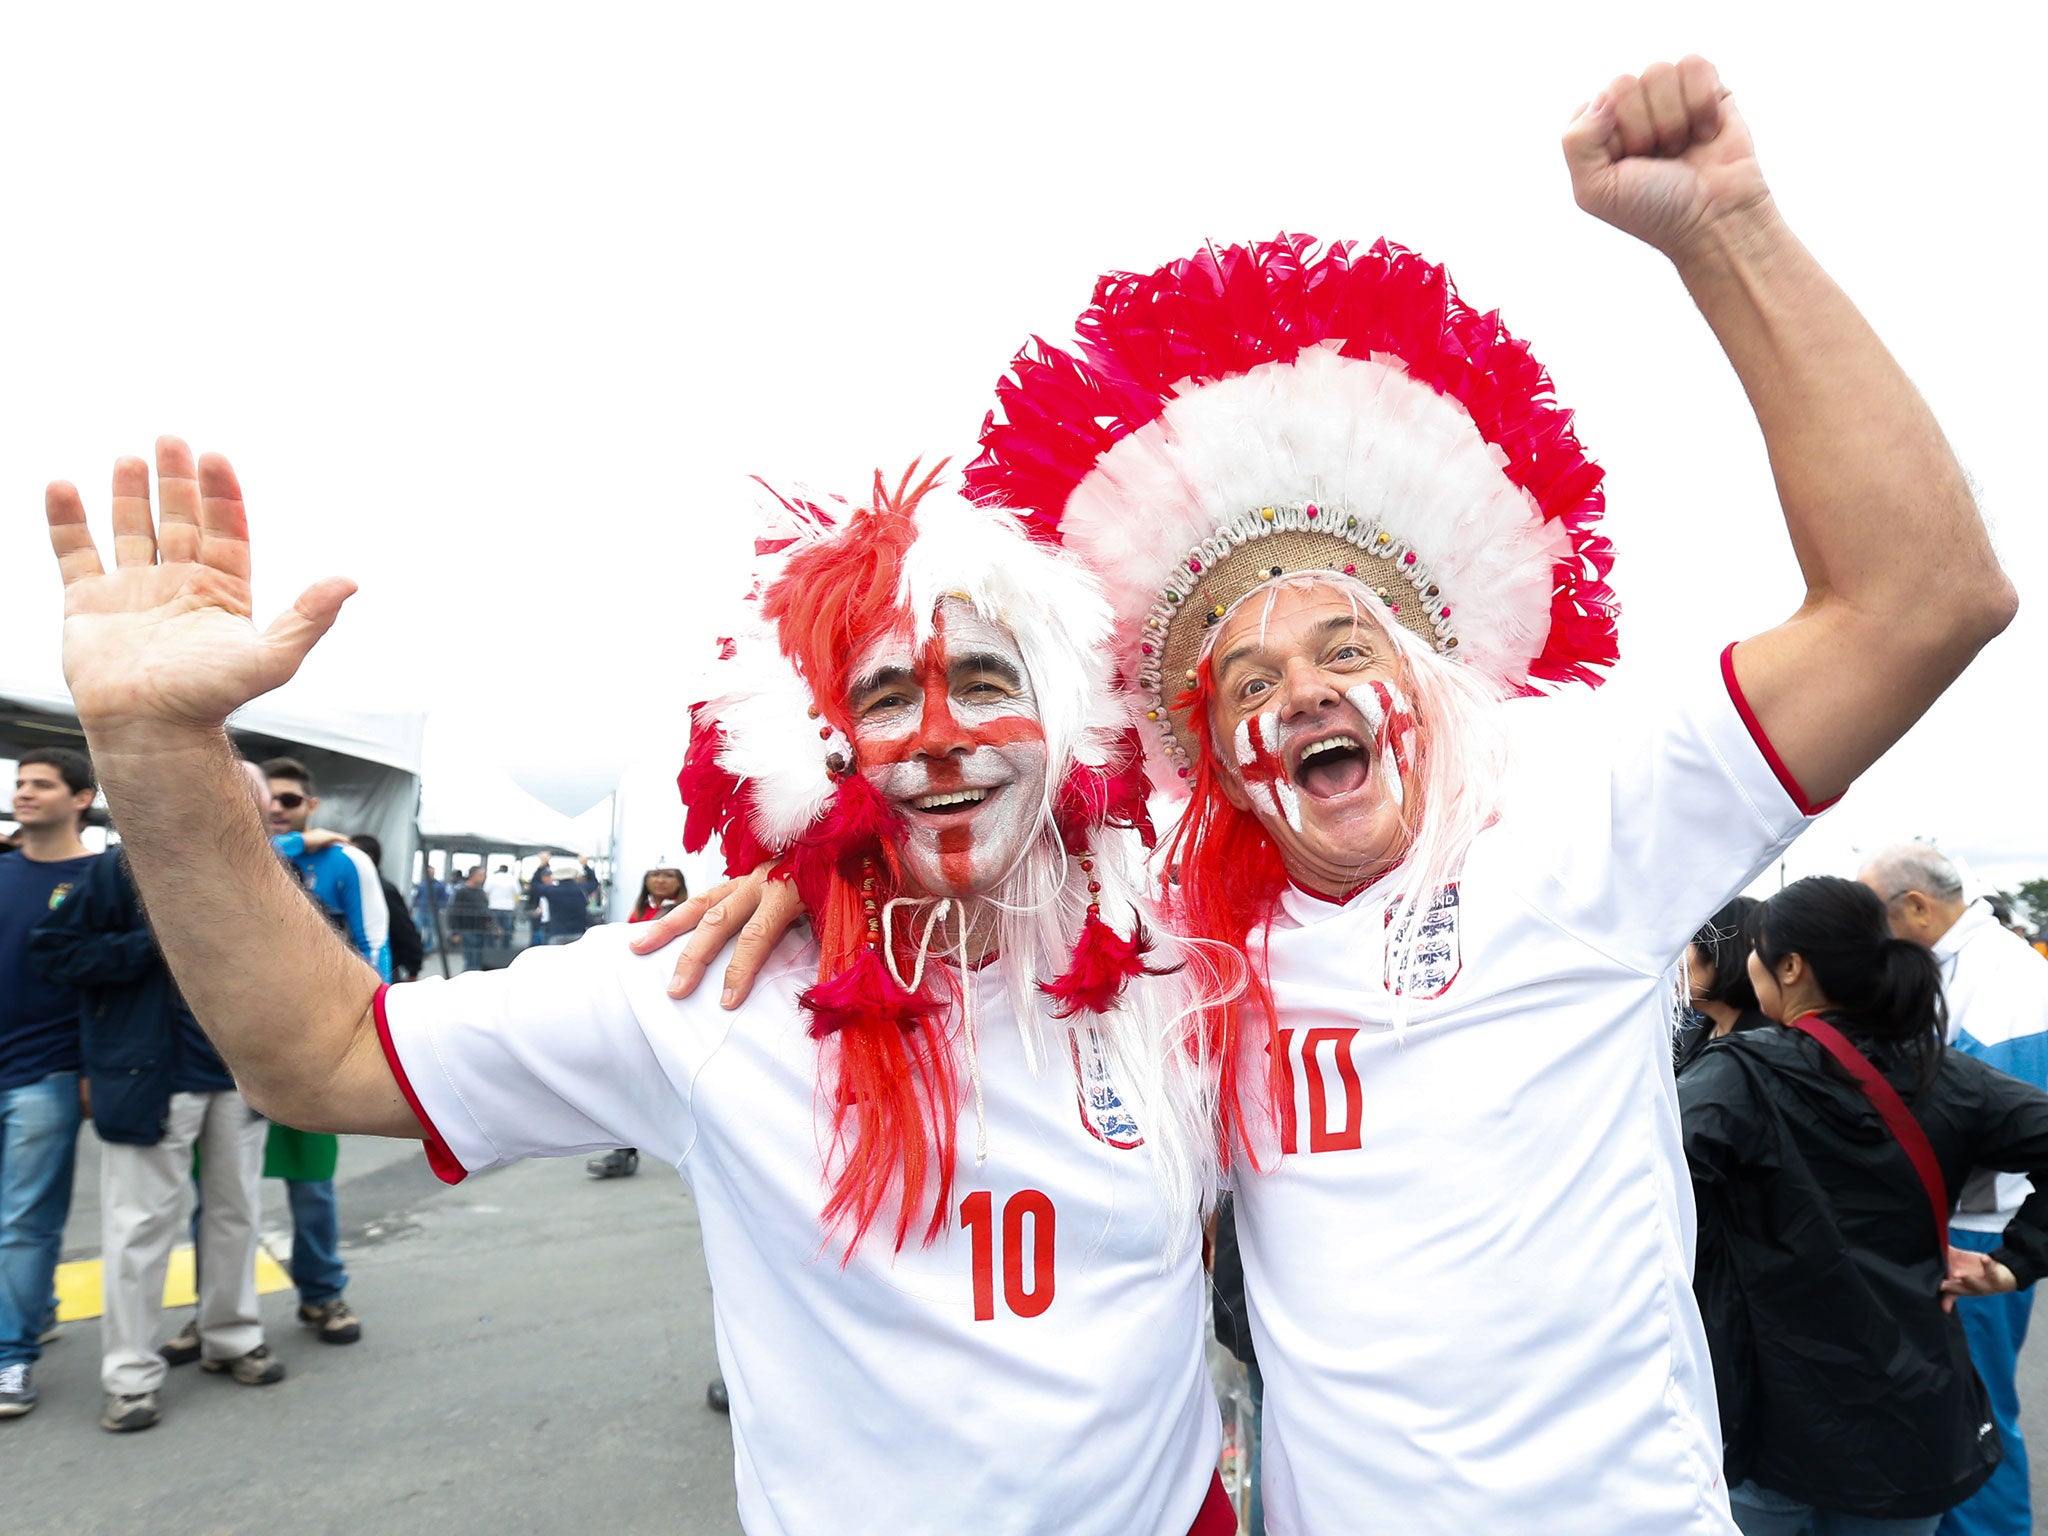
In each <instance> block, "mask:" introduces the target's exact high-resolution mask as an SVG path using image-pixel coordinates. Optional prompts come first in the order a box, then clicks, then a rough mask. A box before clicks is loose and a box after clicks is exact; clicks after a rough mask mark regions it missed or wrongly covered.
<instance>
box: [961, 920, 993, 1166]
mask: <svg viewBox="0 0 2048 1536" xmlns="http://www.w3.org/2000/svg"><path fill="white" fill-rule="evenodd" d="M960 990H961V993H962V997H961V1016H962V1021H963V1022H964V1023H965V1025H966V1027H967V1081H968V1083H969V1084H970V1085H971V1086H972V1087H973V1089H974V1166H975V1167H977V1168H979V1167H981V1166H982V1164H984V1163H986V1162H987V1161H988V1106H987V1105H986V1104H984V1103H983V1102H982V1098H981V1043H980V1041H979V1039H978V1038H977V1036H976V1032H975V1028H974V994H975V993H976V992H978V991H980V990H981V972H980V971H978V970H976V969H975V968H974V966H973V965H972V964H970V963H969V962H968V958H967V909H966V908H965V907H962V908H961V909H960Z"/></svg>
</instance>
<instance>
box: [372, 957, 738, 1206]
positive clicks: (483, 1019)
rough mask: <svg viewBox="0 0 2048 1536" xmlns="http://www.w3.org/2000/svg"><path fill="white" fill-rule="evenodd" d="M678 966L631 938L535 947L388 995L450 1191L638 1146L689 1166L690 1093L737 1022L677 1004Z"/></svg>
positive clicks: (417, 1109)
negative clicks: (480, 1179)
mask: <svg viewBox="0 0 2048 1536" xmlns="http://www.w3.org/2000/svg"><path fill="white" fill-rule="evenodd" d="M672 965H673V957H672V956H669V955H667V954H666V952H659V953H656V954H654V955H649V956H644V957H643V956H638V955H635V954H633V953H632V952H631V951H630V950H629V949H628V948H627V947H626V934H625V932H624V929H623V928H619V927H606V928H596V929H592V930H591V932H590V933H589V934H588V935H587V936H585V937H584V938H583V939H581V940H579V941H578V942H576V943H574V944H563V945H552V946H546V947H542V948H536V949H529V950H527V951H526V952H525V953H524V954H522V955H521V956H520V957H519V958H518V959H517V960H515V961H514V962H513V963H512V964H511V965H510V966H508V967H506V968H505V969H503V970H497V971H473V972H469V973H466V974H464V975H462V976H458V977H456V978H455V979H453V980H452V981H447V980H427V981H416V982H405V983H402V984H400V985H397V986H392V987H387V988H385V989H384V990H383V991H382V992H381V993H379V994H378V999H377V1028H378V1036H379V1038H380V1040H381V1041H382V1043H383V1046H384V1052H385V1056H386V1057H387V1059H388V1060H389V1061H390V1063H391V1069H392V1073H393V1075H394V1076H396V1077H397V1079H398V1083H399V1087H400V1088H401V1089H402V1090H403V1092H404V1093H405V1096H406V1100H407V1102H408V1103H410V1104H411V1106H412V1108H413V1111H414V1113H416V1114H417V1115H418V1116H419V1118H420V1123H421V1124H422V1125H424V1126H425V1127H426V1129H427V1132H428V1145H427V1152H428V1159H429V1161H430V1162H431V1163H432V1164H433V1166H434V1171H435V1172H436V1173H437V1174H439V1175H440V1177H441V1178H443V1179H444V1180H446V1181H447V1182H449V1183H455V1182H458V1181H459V1180H460V1179H461V1178H462V1177H463V1176H464V1175H466V1174H469V1173H475V1172H477V1171H479V1170H481V1169H484V1168H495V1167H498V1166H500V1165H502V1164H505V1163H510V1162H516V1161H517V1160H519V1159H520V1158H525V1157H563V1156H568V1155H570V1154H572V1153H577V1152H588V1151H598V1150H603V1149H605V1148H610V1147H626V1146H631V1147H638V1148H640V1149H641V1150H642V1151H644V1152H646V1153H647V1154H648V1155H649V1156H650V1157H659V1158H660V1159H661V1160H662V1161H664V1162H667V1163H671V1164H680V1163H681V1162H682V1160H683V1159H684V1158H685V1157H686V1156H687V1155H688V1153H689V1150H690V1147H691V1144H692V1142H693V1141H694V1139H695V1121H694V1119H693V1116H692V1113H691V1109H690V1094H691V1090H692V1088H693V1086H694V1083H695V1079H696V1075H697V1072H698V1071H699V1070H700V1069H701V1067H702V1065H703V1063H704V1062H705V1060H707V1059H708V1058H709V1056H710V1054H711V1053H712V1052H713V1051H714V1050H716V1049H717V1047H718V1045H719V1044H720V1043H721V1042H722V1041H723V1039H724V1037H725V1033H726V1030H727V1028H728V1026H729V1023H730V1020H731V1017H732V1016H731V1015H730V1014H727V1013H725V1012H724V1011H722V1010H721V1009H719V1008H718V1007H717V1006H716V1004H715V1002H714V1001H711V1000H709V999H704V1000H700V999H702V998H703V994H700V996H699V997H692V998H688V999H683V1000H680V1001H678V1000H676V999H672V998H670V997H668V995H667V991H666V983H667V979H668V976H669V973H670V970H671V968H672Z"/></svg>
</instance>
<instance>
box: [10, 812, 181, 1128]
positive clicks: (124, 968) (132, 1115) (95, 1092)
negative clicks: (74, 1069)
mask: <svg viewBox="0 0 2048 1536" xmlns="http://www.w3.org/2000/svg"><path fill="white" fill-rule="evenodd" d="M28 943H29V954H30V956H31V959H32V961H33V963H34V964H35V966H36V968H37V969H38V970H40V971H41V972H42V973H43V975H44V976H45V977H47V978H48V979H49V980H51V981H53V982H57V983H59V984H61V985H64V986H72V987H77V988H78V989H79V991H80V993H81V994H82V998H83V1006H82V1008H81V1009H80V1014H79V1022H80V1046H81V1053H82V1055H83V1057H84V1064H85V1075H86V1080H87V1081H88V1082H90V1083H91V1084H92V1123H93V1128H94V1129H95V1130H97V1131H98V1132H99V1133H100V1139H101V1140H102V1141H112V1142H120V1143H122V1144H124V1145H127V1146H136V1147H153V1146H155V1145H156V1144H157V1143H158V1142H159V1141H161V1140H162V1139H163V1134H164V1116H165V1114H166V1112H167V1111H168V1110H169V1108H170V1102H171V1085H172V1081H173V1079H174V1078H175V1077H176V1075H177V1072H178V1068H179V1065H180V1058H179V1053H180V1051H181V1049H183V1046H182V1044H181V1036H182V1035H183V1034H184V1033H185V1032H186V1031H188V1030H190V1029H192V1028H193V1026H192V1024H191V1018H192V1015H191V1013H190V1012H189V1011H188V1010H187V1009H186V1007H185V1000H184V998H183V997H181V996H179V994H178V984H177V983H176V982H175V981H173V980H172V979H171V972H170V968H169V967H168V966H166V965H165V964H164V959H163V955H162V953H161V952H160V951H159V950H158V949H157V947H156V938H155V936H154V935H152V934H151V933H150V931H149V923H148V921H147V919H145V918H144V917H143V915H142V905H141V903H140V902H138V901H137V900H136V897H135V884H134V881H133V880H132V879H131V878H130V877H129V874H128V867H127V864H126V862H125V861H124V860H123V859H122V857H121V855H120V852H119V850H117V849H109V850H108V851H107V852H105V853H103V854H101V855H100V856H99V857H98V858H97V859H95V860H94V861H93V862H92V864H91V866H90V867H89V868H88V869H87V870H86V873H85V877H84V878H83V879H82V880H80V881H79V883H78V887H77V889H75V890H73V891H72V893H71V894H70V895H69V896H68V897H66V898H65V900H64V903H63V905H61V906H59V907H58V908H57V909H56V910H55V911H53V912H52V913H51V914H50V915H49V916H48V917H46V918H44V919H43V920H42V922H40V923H38V924H37V925H36V928H35V931H34V932H33V933H32V934H30V935H29V941H28ZM181 1025H182V1026H183V1027H182V1028H181Z"/></svg>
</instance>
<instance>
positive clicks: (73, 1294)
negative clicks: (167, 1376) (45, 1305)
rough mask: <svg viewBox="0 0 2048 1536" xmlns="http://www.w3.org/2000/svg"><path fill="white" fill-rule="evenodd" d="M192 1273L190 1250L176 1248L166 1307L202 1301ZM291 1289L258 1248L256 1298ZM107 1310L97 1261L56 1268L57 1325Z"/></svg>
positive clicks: (265, 1252)
mask: <svg viewBox="0 0 2048 1536" xmlns="http://www.w3.org/2000/svg"><path fill="white" fill-rule="evenodd" d="M193 1273H194V1265H193V1262H192V1249H191V1246H190V1245H189V1244H187V1245H186V1246H185V1247H182V1248H173V1249H172V1250H171V1262H170V1267H169V1268H168V1269H166V1270H165V1272H164V1305H165V1306H167V1307H189V1306H192V1305H194V1304H195V1303H196V1302H197V1301H198V1300H199V1293H198V1290H197V1288H196V1287H195V1286H194V1284H193ZM291 1288H292V1277H291V1276H290V1275H288V1274H286V1273H285V1272H284V1266H283V1265H281V1264H279V1263H278V1262H277V1260H276V1259H273V1258H272V1257H271V1256H270V1252H269V1250H268V1249H266V1248H263V1247H260V1246H259V1247H258V1248H257V1250H256V1291H257V1294H258V1295H262V1296H268V1295H269V1294H270V1293H271V1292H273V1291H288V1290H290V1289H291ZM105 1310H106V1291H105V1286H104V1281H103V1280H102V1278H101V1272H100V1261H99V1260H98V1259H74V1260H73V1261H72V1262H71V1263H69V1264H59V1265H58V1266H57V1321H58V1322H60V1323H76V1322H81V1321H83V1320H84V1319H86V1318H89V1317H98V1316H99V1315H100V1313H101V1312H103V1311H105Z"/></svg>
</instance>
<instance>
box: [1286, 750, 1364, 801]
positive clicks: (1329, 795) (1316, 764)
mask: <svg viewBox="0 0 2048 1536" xmlns="http://www.w3.org/2000/svg"><path fill="white" fill-rule="evenodd" d="M1369 772H1370V769H1369V765H1368V764H1367V761H1366V756H1365V747H1364V746H1363V744H1361V743H1360V741H1359V739H1358V738H1357V737H1356V736H1331V737H1328V738H1326V739H1325V740H1322V741H1318V742H1312V743H1311V744H1310V745H1309V746H1308V747H1307V748H1305V749H1304V750H1303V752H1302V754H1301V756H1300V757H1298V758H1296V759H1295V762H1294V783H1295V786H1296V787H1297V788H1299V789H1300V790H1301V792H1302V793H1303V794H1305V795H1308V796H1310V797H1311V798H1313V799H1317V800H1334V799H1336V798H1337V797H1338V796H1339V795H1348V794H1350V793H1351V792H1352V791H1353V790H1355V789H1358V788H1359V787H1360V786H1362V785H1363V784H1364V783H1365V781H1366V778H1367V777H1368V775H1369Z"/></svg>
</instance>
